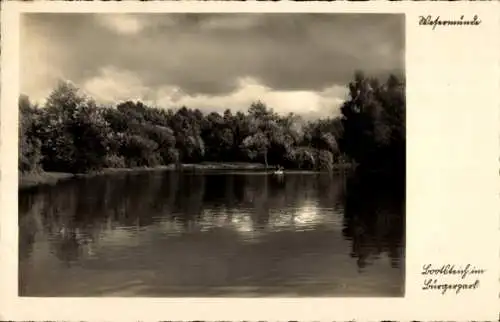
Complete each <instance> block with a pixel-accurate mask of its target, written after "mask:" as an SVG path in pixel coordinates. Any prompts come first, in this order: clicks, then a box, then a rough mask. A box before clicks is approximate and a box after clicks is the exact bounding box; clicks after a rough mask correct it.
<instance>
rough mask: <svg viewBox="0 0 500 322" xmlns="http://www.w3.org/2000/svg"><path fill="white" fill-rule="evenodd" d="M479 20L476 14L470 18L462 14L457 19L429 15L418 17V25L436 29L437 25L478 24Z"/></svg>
mask: <svg viewBox="0 0 500 322" xmlns="http://www.w3.org/2000/svg"><path fill="white" fill-rule="evenodd" d="M481 22H482V21H481V19H479V17H478V15H474V17H472V18H470V19H466V18H465V16H463V15H462V16H460V18H459V19H442V18H441V16H437V17H433V16H431V15H428V16H419V17H418V24H419V25H420V26H430V27H432V30H434V29H436V27H437V26H479V25H480V24H481Z"/></svg>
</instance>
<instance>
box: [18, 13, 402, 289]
mask: <svg viewBox="0 0 500 322" xmlns="http://www.w3.org/2000/svg"><path fill="white" fill-rule="evenodd" d="M19 37H20V38H19V63H20V69H19V81H20V84H19V89H20V93H19V100H18V104H19V105H18V112H19V126H18V130H19V133H18V138H19V139H18V147H19V148H18V151H19V152H18V177H19V187H18V214H17V216H18V226H19V230H18V245H19V246H18V247H19V248H18V268H17V270H18V295H19V296H20V297H161V298H182V297H184V298H185V297H195V298H211V297H217V298H221V297H225V298H268V297H308V298H315V297H322V298H325V297H342V298H345V297H370V298H373V297H385V298H394V297H396V298H402V297H404V296H405V266H406V265H405V263H406V260H405V258H406V241H405V240H406V227H405V222H406V68H405V14H404V13H342V12H338V13H300V12H297V13H265V12H262V13H261V12H255V13H223V12H184V13H180V12H170V13H151V12H150V13H97V12H96V13H91V12H89V13H75V12H74V13H64V12H62V13H58V12H26V13H22V14H21V17H20V36H19Z"/></svg>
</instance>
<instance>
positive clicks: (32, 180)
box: [19, 162, 352, 189]
mask: <svg viewBox="0 0 500 322" xmlns="http://www.w3.org/2000/svg"><path fill="white" fill-rule="evenodd" d="M351 167H352V166H351V165H350V164H335V165H334V166H333V170H337V171H342V170H347V169H350V168H351ZM275 168H276V167H275V166H269V167H268V169H269V170H272V169H275ZM174 170H180V171H223V170H239V171H244V170H247V171H250V170H266V166H265V165H264V164H260V163H245V162H231V163H220V162H217V163H216V162H202V163H196V164H181V165H178V166H176V165H168V166H158V167H154V168H147V167H140V168H107V169H103V170H100V171H96V172H90V173H79V174H73V173H63V172H44V171H40V172H31V173H23V174H20V175H19V188H20V189H26V188H31V187H35V186H39V185H53V184H56V183H58V182H61V181H65V180H69V179H74V178H90V177H94V176H99V175H108V174H115V173H139V172H152V171H174ZM285 171H288V172H291V173H294V172H297V171H298V170H296V169H290V170H285ZM301 172H304V171H301ZM307 172H313V171H307Z"/></svg>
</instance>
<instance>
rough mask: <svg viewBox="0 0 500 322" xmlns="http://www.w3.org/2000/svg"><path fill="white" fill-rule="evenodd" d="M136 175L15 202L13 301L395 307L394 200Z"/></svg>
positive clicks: (324, 177) (314, 180)
mask: <svg viewBox="0 0 500 322" xmlns="http://www.w3.org/2000/svg"><path fill="white" fill-rule="evenodd" d="M384 185H387V183H386V182H385V181H384V180H379V181H378V182H366V181H363V180H362V179H360V178H358V177H356V176H354V177H349V178H348V177H346V175H328V174H305V173H303V174H286V175H285V176H284V177H283V178H281V179H280V178H277V177H274V176H271V175H265V174H256V173H253V174H249V173H246V174H245V173H224V174H220V173H219V174H217V173H213V174H186V173H184V174H179V173H171V172H165V173H154V174H152V173H142V174H133V175H131V174H127V175H113V176H109V177H96V178H91V179H84V180H83V179H82V180H75V181H70V182H65V183H61V184H59V185H56V186H53V187H39V188H36V189H33V190H28V191H22V192H21V193H20V196H19V226H20V236H19V242H20V248H19V255H20V266H19V274H20V275H19V280H20V281H19V292H20V295H22V296H160V297H167V296H403V295H404V249H405V248H404V189H391V187H386V186H384Z"/></svg>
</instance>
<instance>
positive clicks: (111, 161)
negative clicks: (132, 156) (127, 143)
mask: <svg viewBox="0 0 500 322" xmlns="http://www.w3.org/2000/svg"><path fill="white" fill-rule="evenodd" d="M105 164H106V167H107V168H125V167H126V164H125V158H124V157H123V156H121V155H116V154H112V155H107V156H106V162H105Z"/></svg>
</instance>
